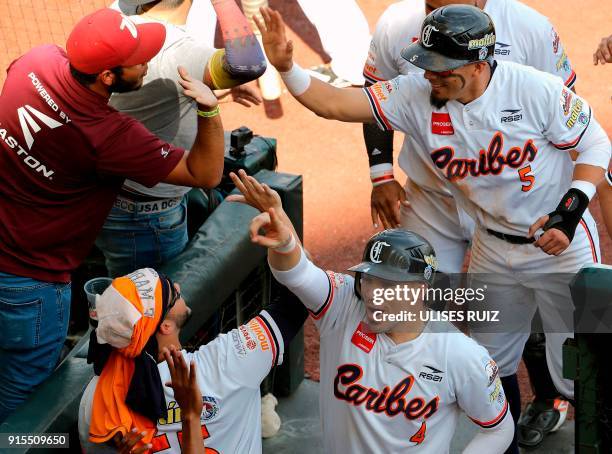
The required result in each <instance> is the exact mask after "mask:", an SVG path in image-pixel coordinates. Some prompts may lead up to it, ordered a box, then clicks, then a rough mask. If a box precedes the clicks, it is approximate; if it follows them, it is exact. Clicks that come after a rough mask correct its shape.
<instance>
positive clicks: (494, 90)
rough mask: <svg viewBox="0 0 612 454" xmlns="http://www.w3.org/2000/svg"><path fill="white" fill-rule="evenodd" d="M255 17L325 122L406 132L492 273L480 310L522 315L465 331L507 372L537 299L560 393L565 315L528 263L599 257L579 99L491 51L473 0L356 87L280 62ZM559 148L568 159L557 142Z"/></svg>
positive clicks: (569, 266) (484, 19)
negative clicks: (394, 65) (503, 324)
mask: <svg viewBox="0 0 612 454" xmlns="http://www.w3.org/2000/svg"><path fill="white" fill-rule="evenodd" d="M264 13H265V14H264V20H265V26H264V24H260V25H261V28H262V29H264V31H263V32H262V35H263V37H264V40H263V43H264V47H265V49H266V53H267V55H268V58H269V60H270V62H271V63H272V64H273V65H274V66H275V67H276V68H277V69H278V70H279V72H280V73H281V76H282V78H283V80H284V81H285V84H286V85H287V87H288V89H289V91H290V92H291V93H292V94H293V95H294V96H295V97H296V98H297V99H298V101H300V102H301V103H302V104H304V105H305V106H306V107H307V108H309V109H310V110H312V111H313V112H315V113H316V114H318V115H320V116H322V117H325V118H330V119H335V120H341V121H351V122H362V123H367V122H373V121H375V122H376V123H378V125H379V127H380V128H381V129H388V130H390V129H395V130H399V131H402V132H404V133H406V134H407V135H406V140H408V150H409V151H410V152H412V153H419V154H421V155H423V156H424V157H425V158H426V159H429V160H430V161H431V162H432V163H433V165H432V166H431V169H432V171H433V172H436V173H438V174H439V175H441V176H442V177H443V178H444V180H445V182H446V184H447V187H448V188H449V190H450V191H451V193H452V195H453V196H454V198H455V200H456V202H457V204H458V205H459V206H460V207H461V208H462V209H464V210H465V211H466V212H467V213H468V214H469V215H470V216H471V217H472V218H473V219H474V220H475V222H476V229H475V234H474V239H473V246H472V260H471V263H470V273H495V276H494V277H495V278H497V279H496V281H495V282H493V283H491V285H489V288H488V292H487V302H488V304H490V306H491V309H497V308H498V307H499V306H501V307H502V308H504V309H505V310H507V311H509V312H514V313H517V314H524V319H522V323H520V324H516V325H515V326H513V327H512V329H511V330H510V329H508V330H507V331H506V332H504V333H496V334H487V333H474V334H473V336H474V337H475V338H476V340H477V341H478V342H479V343H481V345H484V346H485V347H486V348H487V349H488V350H489V352H490V353H491V355H492V357H493V359H495V361H496V362H497V363H498V365H499V367H500V375H501V376H502V377H512V376H513V375H515V374H516V370H517V368H518V363H519V361H520V357H521V353H522V350H523V346H524V343H525V341H526V339H527V338H528V336H529V332H530V323H531V318H532V316H533V314H534V313H535V311H536V309H538V310H539V312H540V315H541V318H542V320H543V325H544V328H545V331H546V333H547V362H548V365H549V369H550V370H551V376H552V378H553V381H554V383H555V386H556V387H557V389H558V390H559V391H560V392H561V393H562V394H564V395H565V396H566V397H569V398H572V396H573V383H571V382H570V381H568V380H563V378H562V352H561V346H562V343H563V341H564V340H565V338H566V337H568V336H571V331H572V330H573V328H572V327H571V326H567V324H564V323H561V321H560V320H559V319H560V318H561V316H560V315H565V316H566V317H569V318H570V321H571V314H572V311H573V305H572V301H571V297H570V295H569V292H568V291H567V283H568V282H567V280H564V281H562V282H557V280H558V278H559V276H558V275H556V274H555V275H551V274H548V275H547V276H548V278H547V279H542V278H541V276H540V275H537V274H536V273H575V272H577V271H578V270H579V269H580V268H581V267H582V266H583V265H585V264H588V263H594V262H598V261H599V246H598V237H597V230H596V228H595V225H594V222H593V219H592V217H591V216H590V214H589V213H588V210H587V207H588V203H589V201H590V199H591V198H592V196H593V195H594V194H595V187H596V185H597V184H598V183H599V182H600V181H601V180H602V179H603V176H604V170H605V169H607V168H608V164H609V161H610V141H609V139H608V137H607V135H606V134H605V132H604V131H603V129H602V128H601V126H600V125H599V124H598V123H597V121H596V120H595V118H594V115H593V113H592V111H591V108H590V106H589V105H588V103H587V102H586V101H585V100H584V99H582V98H580V97H579V96H577V95H575V94H573V93H572V92H571V91H570V90H568V89H567V87H566V86H565V85H564V81H563V80H561V79H560V78H559V77H556V76H552V75H550V74H547V73H543V72H540V71H538V70H536V69H533V68H530V67H527V66H523V65H520V64H517V63H513V62H497V61H495V58H494V48H495V42H496V34H495V28H494V25H493V22H492V20H491V19H490V17H489V16H488V15H487V14H486V13H485V12H483V11H482V10H480V9H479V8H476V7H473V6H468V5H449V6H445V7H442V8H439V9H437V10H435V11H434V12H433V13H431V14H430V15H428V16H427V18H426V19H425V21H424V23H423V26H422V28H421V34H420V37H419V39H418V40H417V41H416V42H415V43H413V44H411V45H410V46H408V47H407V48H406V49H405V50H404V51H402V56H403V58H405V59H407V60H408V61H409V62H411V63H412V64H414V65H415V66H419V67H421V68H422V69H425V73H424V74H423V75H419V74H408V75H402V76H399V77H397V78H395V79H393V80H391V81H383V82H377V83H376V84H374V85H372V86H370V87H367V88H365V89H350V88H347V89H337V88H335V87H330V86H329V85H327V84H324V83H322V82H321V81H318V80H313V79H312V78H310V77H309V76H308V75H307V73H305V71H304V70H302V69H301V68H300V67H299V66H298V65H296V64H295V63H294V62H293V59H292V45H291V44H290V43H289V42H288V41H287V40H286V37H285V32H284V26H283V23H282V18H281V17H280V15H279V14H278V13H277V12H275V11H272V10H264ZM510 111H512V112H510ZM572 148H574V149H576V150H577V151H578V158H577V161H576V165H575V167H574V165H573V163H572V160H571V157H570V155H569V153H567V152H566V151H565V150H568V149H572ZM540 230H544V233H542V234H541V235H539V233H540ZM534 236H535V237H537V238H534ZM534 246H535V247H534ZM478 285H484V283H483V282H482V281H481V282H479V284H478ZM566 321H567V320H566ZM509 400H510V403H511V405H512V398H510V399H509ZM511 408H512V407H511Z"/></svg>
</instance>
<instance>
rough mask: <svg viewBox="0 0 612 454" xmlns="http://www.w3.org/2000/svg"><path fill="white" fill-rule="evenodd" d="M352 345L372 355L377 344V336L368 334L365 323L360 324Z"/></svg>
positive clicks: (352, 339)
mask: <svg viewBox="0 0 612 454" xmlns="http://www.w3.org/2000/svg"><path fill="white" fill-rule="evenodd" d="M351 343H352V344H353V345H355V347H357V348H358V349H359V350H362V351H364V352H366V353H370V352H371V351H372V349H373V348H374V344H376V334H375V333H369V332H367V331H366V329H365V326H364V324H363V322H360V323H359V325H357V329H356V330H355V332H354V333H353V337H352V338H351Z"/></svg>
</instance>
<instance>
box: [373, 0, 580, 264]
mask: <svg viewBox="0 0 612 454" xmlns="http://www.w3.org/2000/svg"><path fill="white" fill-rule="evenodd" d="M460 3H468V1H466V0H464V1H461V0H428V1H427V2H426V1H425V0H404V1H400V2H397V3H394V4H392V5H390V6H389V7H388V8H387V10H386V11H385V12H384V13H383V14H382V16H381V17H380V19H379V20H378V23H377V24H376V30H375V32H374V35H373V36H372V42H371V44H370V51H369V53H368V59H367V61H366V63H365V66H364V70H363V74H364V77H365V78H366V80H367V82H368V83H367V84H366V85H370V84H375V83H376V82H378V81H381V80H391V79H393V78H395V77H397V76H399V75H400V74H409V73H414V72H416V73H419V74H422V73H423V70H422V69H421V68H419V67H417V66H414V65H413V64H411V63H410V62H408V61H407V60H406V59H404V58H402V57H401V55H400V52H401V51H402V49H403V48H404V47H406V46H407V44H408V43H410V42H415V41H417V40H418V37H419V34H420V31H421V24H422V23H423V20H424V19H425V15H426V14H429V13H430V12H431V11H433V9H435V8H437V7H440V6H444V5H446V4H460ZM469 3H471V4H474V2H473V1H471V2H469ZM476 5H477V6H479V7H480V8H482V9H483V10H484V11H485V12H486V13H487V14H489V16H491V19H492V20H493V23H494V24H495V32H496V38H497V40H496V45H495V58H496V59H497V60H503V61H514V62H517V63H521V64H524V65H528V66H532V67H534V68H536V69H539V70H540V71H544V72H548V73H550V74H554V75H558V76H559V77H561V78H562V79H563V81H564V83H565V85H566V86H567V87H568V88H571V87H572V86H573V85H574V83H575V81H576V73H575V72H574V70H573V69H572V66H571V63H570V61H569V59H568V57H567V54H566V52H565V49H564V48H563V45H562V44H561V43H560V41H559V36H558V34H557V33H556V31H555V29H554V28H553V26H552V24H551V23H550V22H549V21H548V19H547V18H546V17H544V16H542V15H541V14H540V13H538V12H537V11H535V10H533V9H532V8H530V7H528V6H526V5H524V4H523V3H520V2H518V1H516V0H477V1H476ZM507 110H508V112H506V114H507V115H506V117H507V119H508V120H511V119H512V118H513V115H518V114H520V112H516V113H513V112H511V111H513V110H514V109H512V108H508V109H507ZM364 138H365V141H366V148H367V151H368V157H369V160H370V174H371V177H372V184H373V188H372V219H373V222H375V223H378V222H379V221H378V219H377V218H378V217H380V223H381V224H382V225H383V226H384V227H385V228H388V227H397V226H399V225H401V226H402V227H403V228H405V229H408V230H412V231H414V232H417V233H419V234H421V235H423V236H425V237H426V238H427V240H428V241H430V242H431V244H432V245H433V246H434V248H435V250H436V253H437V254H438V257H439V258H440V263H443V265H442V266H443V267H444V268H443V269H441V271H443V272H447V273H460V272H461V266H462V264H463V261H464V258H465V252H466V250H467V247H468V243H469V241H471V239H472V236H473V233H474V221H473V220H472V219H471V218H470V217H469V216H467V215H466V213H465V212H464V211H463V210H461V209H457V208H456V204H455V203H454V201H453V200H452V196H451V193H450V191H449V189H448V188H447V187H446V185H445V183H444V180H443V177H442V176H441V175H440V174H438V173H436V172H435V171H434V170H433V169H432V166H433V164H432V162H431V159H429V158H428V157H424V156H423V155H421V154H419V153H412V152H411V150H409V149H408V147H409V144H408V141H407V140H405V141H404V144H403V146H402V149H401V151H400V154H399V157H398V163H399V165H400V167H401V169H402V170H403V171H404V172H405V173H406V175H408V181H407V182H406V184H405V186H404V187H403V188H402V187H401V185H400V183H398V182H397V180H396V179H395V178H394V176H393V132H392V131H381V130H380V129H379V128H377V127H376V125H374V124H369V125H364ZM424 158H426V159H424ZM404 191H405V193H406V196H404ZM406 199H407V200H408V202H409V205H408V206H406V204H400V209H399V213H398V200H406ZM398 214H399V216H398ZM398 221H399V222H398Z"/></svg>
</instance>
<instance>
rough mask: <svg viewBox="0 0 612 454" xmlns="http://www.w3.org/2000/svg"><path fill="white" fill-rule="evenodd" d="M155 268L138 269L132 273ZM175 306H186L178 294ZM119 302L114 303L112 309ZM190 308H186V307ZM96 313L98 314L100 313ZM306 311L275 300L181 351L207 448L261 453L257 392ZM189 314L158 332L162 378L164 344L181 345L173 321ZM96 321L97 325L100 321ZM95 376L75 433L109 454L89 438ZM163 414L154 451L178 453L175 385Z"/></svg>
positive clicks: (166, 377) (164, 375)
mask: <svg viewBox="0 0 612 454" xmlns="http://www.w3.org/2000/svg"><path fill="white" fill-rule="evenodd" d="M139 273H140V274H144V273H147V274H148V273H154V271H152V270H150V269H144V270H138V271H136V272H134V273H132V274H130V275H128V277H130V276H134V275H138V274H139ZM108 297H109V295H107V292H105V293H104V294H103V295H102V296H101V299H100V300H99V301H98V302H97V305H96V306H97V307H96V308H97V310H98V314H100V310H101V308H102V307H103V306H104V305H105V301H104V300H103V299H104V298H106V299H108ZM176 305H177V306H179V305H183V306H184V307H187V306H186V305H185V303H184V300H183V299H182V297H181V296H180V294H179V302H178V303H177V304H176ZM116 307H117V306H116V305H115V307H113V309H115V308H116ZM189 312H190V311H189ZM99 317H100V316H99ZM306 317H307V312H306V310H305V309H304V308H303V307H302V305H301V304H299V302H297V301H295V300H289V301H283V302H282V303H273V304H271V305H270V306H268V307H267V308H266V310H263V311H261V312H260V313H259V315H257V316H256V317H254V318H252V319H251V320H250V321H249V322H248V323H246V324H244V325H242V326H240V327H239V328H236V329H233V330H231V331H230V332H228V333H226V334H221V335H219V336H218V337H217V338H216V339H215V340H213V341H212V342H209V343H208V344H206V345H203V346H202V347H200V348H199V349H198V350H196V351H194V352H188V351H186V350H181V354H182V355H183V357H184V358H185V361H186V362H187V363H190V362H192V361H193V362H195V365H196V374H197V382H198V384H199V386H200V389H201V392H202V400H203V404H204V406H203V410H202V415H201V418H200V422H201V430H202V438H203V439H204V440H205V445H206V453H207V454H214V453H245V454H260V453H261V450H262V444H261V396H260V385H261V382H262V381H263V379H264V378H265V377H266V376H267V375H268V373H269V372H270V370H271V369H272V368H273V367H274V366H276V365H280V364H281V363H282V361H283V353H284V348H285V345H288V344H289V343H290V342H291V340H292V339H293V337H294V336H295V334H296V333H297V332H298V331H299V330H300V329H301V327H302V325H303V324H304V321H305V320H306ZM175 319H177V320H182V323H184V322H185V321H186V319H188V317H174V318H171V317H168V318H167V319H166V320H165V321H164V323H162V326H160V327H159V328H158V331H157V332H156V334H155V335H156V337H157V343H158V345H159V354H158V360H159V361H160V362H159V363H158V370H159V375H160V377H161V383H162V384H163V383H167V382H170V381H171V380H170V371H169V369H168V364H167V363H166V361H164V358H163V356H162V353H161V352H162V349H163V347H169V346H171V345H172V346H174V347H176V348H177V349H180V348H181V345H180V341H179V333H180V328H181V326H179V325H180V323H179V324H177V323H176V322H175V321H174V320H175ZM98 326H100V325H98ZM98 380H99V377H98V376H97V375H96V376H94V378H93V379H92V380H91V382H90V383H89V385H88V386H87V388H86V389H85V392H84V393H83V397H82V398H81V405H80V408H79V438H80V441H81V446H82V447H83V448H84V452H87V453H90V452H93V453H107V452H108V453H112V452H117V451H116V449H113V448H110V447H108V446H107V445H104V444H95V443H91V442H90V441H89V427H90V421H91V413H92V404H93V399H94V393H95V390H96V384H97V382H98ZM164 394H165V400H166V405H167V414H166V415H165V416H164V417H162V418H160V419H159V420H158V421H157V433H156V435H155V437H154V438H153V440H152V441H151V445H152V448H151V451H150V452H154V453H158V452H159V453H164V454H165V453H180V452H181V439H182V432H181V429H182V421H181V409H180V407H179V405H178V403H177V402H176V399H175V398H174V394H173V389H172V388H170V387H168V386H164Z"/></svg>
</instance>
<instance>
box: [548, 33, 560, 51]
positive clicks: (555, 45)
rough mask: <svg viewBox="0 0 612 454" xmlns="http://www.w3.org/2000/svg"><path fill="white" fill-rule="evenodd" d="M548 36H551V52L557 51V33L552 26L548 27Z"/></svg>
mask: <svg viewBox="0 0 612 454" xmlns="http://www.w3.org/2000/svg"><path fill="white" fill-rule="evenodd" d="M550 36H551V37H552V48H553V53H555V54H556V53H557V52H559V41H560V40H559V35H558V34H557V31H556V30H555V29H554V28H551V29H550Z"/></svg>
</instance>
